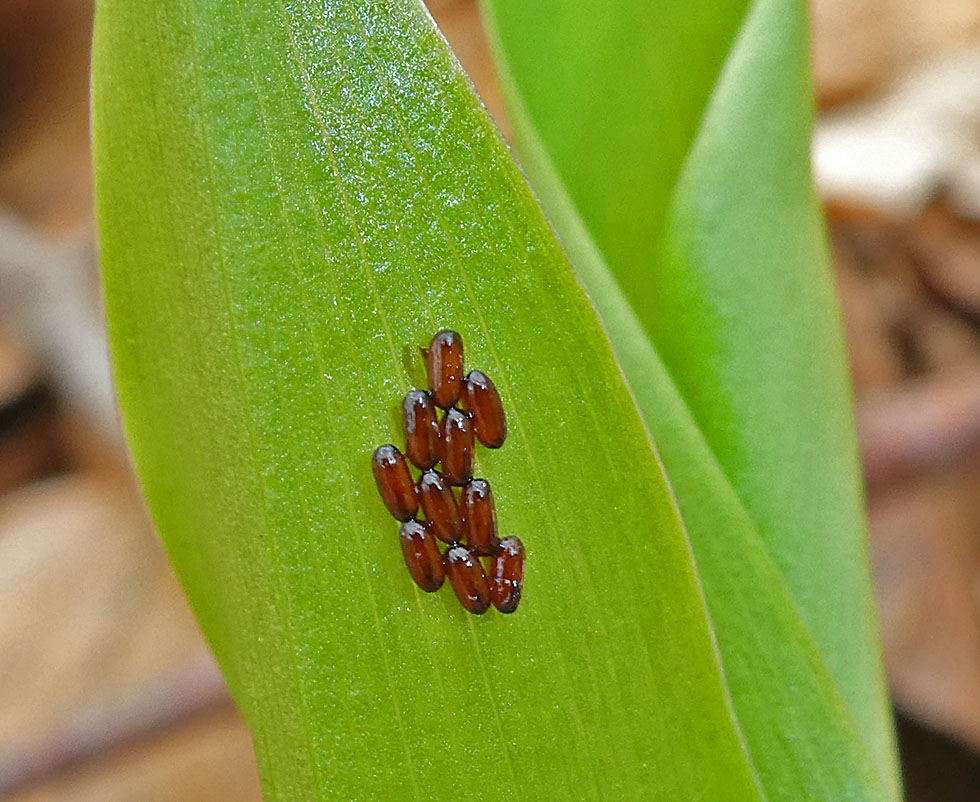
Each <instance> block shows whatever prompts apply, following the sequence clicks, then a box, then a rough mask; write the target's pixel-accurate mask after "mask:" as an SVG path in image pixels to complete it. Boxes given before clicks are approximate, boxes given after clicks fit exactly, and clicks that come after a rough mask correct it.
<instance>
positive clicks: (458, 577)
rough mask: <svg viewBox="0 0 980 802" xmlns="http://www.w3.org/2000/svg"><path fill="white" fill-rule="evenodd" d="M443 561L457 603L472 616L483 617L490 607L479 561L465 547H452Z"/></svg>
mask: <svg viewBox="0 0 980 802" xmlns="http://www.w3.org/2000/svg"><path fill="white" fill-rule="evenodd" d="M444 559H445V565H446V576H447V577H449V584H450V585H452V586H453V591H454V592H455V593H456V598H457V599H459V603H460V604H462V605H463V607H465V608H466V609H467V610H469V611H470V612H471V613H473V614H474V615H483V614H484V613H485V612H486V611H487V609H488V608H489V607H490V590H489V588H488V587H487V575H486V574H485V573H484V572H483V566H482V565H480V561H479V560H478V559H477V557H476V556H475V555H474V554H473V553H472V552H471V551H470V550H469V549H467V548H466V547H465V546H453V547H452V548H451V549H449V551H447V552H446V556H445V558H444Z"/></svg>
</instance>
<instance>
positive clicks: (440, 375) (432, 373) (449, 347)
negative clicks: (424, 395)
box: [423, 329, 463, 409]
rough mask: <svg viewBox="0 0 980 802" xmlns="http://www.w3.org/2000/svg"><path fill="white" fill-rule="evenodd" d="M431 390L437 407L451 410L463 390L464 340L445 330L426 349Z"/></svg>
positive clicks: (426, 365)
mask: <svg viewBox="0 0 980 802" xmlns="http://www.w3.org/2000/svg"><path fill="white" fill-rule="evenodd" d="M423 353H424V354H425V367H426V372H427V373H428V376H429V389H430V390H431V391H432V400H433V401H435V404H436V406H437V407H442V408H443V409H449V407H451V406H452V405H453V404H455V403H456V401H457V400H458V399H459V394H460V392H462V389H463V338H462V337H460V336H459V335H458V334H457V333H456V332H455V331H450V330H449V329H443V330H442V331H440V332H439V333H438V334H436V336H435V337H433V338H432V342H431V343H429V347H428V349H424V350H423Z"/></svg>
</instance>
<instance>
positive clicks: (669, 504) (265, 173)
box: [94, 0, 765, 802]
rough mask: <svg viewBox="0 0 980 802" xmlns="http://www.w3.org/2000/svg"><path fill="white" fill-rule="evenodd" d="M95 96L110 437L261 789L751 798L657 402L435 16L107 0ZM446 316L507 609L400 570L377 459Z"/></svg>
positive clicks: (358, 8)
mask: <svg viewBox="0 0 980 802" xmlns="http://www.w3.org/2000/svg"><path fill="white" fill-rule="evenodd" d="M94 87H95V95H94V111H95V123H94V133H95V153H96V173H97V188H98V214H99V223H100V236H101V244H102V254H103V265H104V282H105V294H106V306H107V312H108V316H109V324H110V337H111V343H112V351H113V363H114V370H115V374H116V380H117V384H118V388H119V396H120V404H121V407H122V411H123V417H124V421H125V426H126V430H127V437H128V439H129V442H130V446H131V449H132V452H133V456H134V461H135V464H136V467H137V471H138V473H139V476H140V480H141V483H142V485H143V487H144V490H145V493H146V495H147V498H148V501H149V504H150V507H151V511H152V513H153V516H154V518H155V520H156V523H157V525H158V528H159V530H160V533H161V535H162V537H163V539H164V541H165V543H166V546H167V548H168V551H169V553H170V555H171V557H172V559H173V561H174V564H175V566H176V567H177V570H178V573H179V575H180V578H181V581H182V583H183V585H184V587H185V588H186V590H187V592H188V595H189V597H190V598H191V601H192V603H193V605H194V607H195V609H196V611H197V613H198V616H199V617H200V620H201V623H202V625H203V627H204V630H205V632H206V634H207V636H208V638H209V641H210V642H211V644H212V646H213V647H214V649H215V652H216V654H217V656H218V659H219V661H220V663H221V665H222V668H223V670H224V671H225V674H226V676H227V677H228V680H229V684H230V686H231V688H232V691H233V693H234V695H235V698H236V700H237V702H238V704H239V705H240V707H241V708H242V710H243V713H244V715H245V717H246V719H247V721H248V723H249V725H250V727H251V729H252V733H253V738H254V740H255V745H256V749H257V752H258V755H259V760H260V769H261V773H262V778H263V786H264V790H265V794H266V797H267V798H268V799H270V800H272V799H281V800H289V801H290V802H295V800H307V799H308V800H320V799H427V800H428V799H446V800H450V799H452V800H456V799H500V800H504V799H527V800H539V799H549V800H558V799H663V800H671V802H674V801H675V800H678V799H698V798H701V799H706V800H707V799H710V800H713V801H714V800H733V802H735V801H736V800H737V802H743V800H762V799H764V798H765V795H764V792H763V791H762V789H761V786H760V783H759V778H758V776H757V773H756V770H755V767H754V765H753V763H752V760H751V759H750V757H749V755H748V752H747V750H746V748H745V744H744V741H743V738H742V734H741V731H740V729H739V722H738V720H737V719H736V717H735V715H734V714H733V711H732V706H731V700H730V697H729V693H728V686H727V684H726V681H725V678H724V676H723V674H722V671H721V668H720V663H719V658H718V653H717V649H716V643H715V640H714V636H713V632H712V629H711V625H710V622H709V620H708V617H707V614H706V607H705V601H704V597H703V594H702V592H701V588H700V584H699V581H698V577H697V574H696V571H695V567H694V563H693V559H692V555H691V551H690V547H689V544H688V541H687V538H686V534H685V532H684V529H683V527H682V526H681V523H680V520H679V518H678V515H677V510H676V506H675V504H674V501H673V498H672V496H671V493H670V490H669V488H668V486H667V484H666V482H665V478H664V475H663V472H662V469H661V467H660V465H659V463H658V461H657V460H656V458H655V455H654V452H653V450H652V446H651V443H650V440H649V437H648V435H647V433H646V430H645V428H644V424H643V421H642V419H641V417H640V416H639V414H638V412H637V409H636V407H635V405H634V403H633V401H632V399H631V397H630V395H629V392H628V390H627V388H626V386H625V384H624V381H623V378H622V375H621V373H620V371H619V367H618V365H617V364H616V362H615V360H614V358H613V355H612V352H611V350H610V347H609V344H608V341H607V340H606V338H605V335H604V333H603V331H602V329H601V328H600V326H599V323H598V321H597V319H596V317H595V313H594V311H593V309H592V307H591V306H590V305H589V303H588V301H587V299H586V298H585V296H584V294H583V293H582V291H581V289H580V288H579V286H578V284H577V283H576V280H575V278H574V276H573V274H572V273H571V270H570V268H569V266H568V263H567V260H566V257H565V255H564V253H563V252H562V250H561V249H560V248H559V246H558V244H557V242H556V240H555V238H554V235H553V233H552V231H551V229H550V227H549V226H548V224H547V222H546V220H545V218H544V217H543V215H542V213H541V211H540V209H539V207H538V206H537V203H536V201H535V200H534V198H533V197H532V195H531V194H530V192H529V190H528V188H527V186H526V184H525V182H524V179H523V177H522V176H521V174H520V173H519V171H518V170H517V168H516V167H515V165H514V163H513V161H512V159H511V157H510V155H509V154H508V152H507V151H506V149H505V147H504V146H503V144H502V142H501V141H500V139H499V136H498V134H497V132H496V130H495V129H494V128H493V126H492V124H491V123H490V121H489V120H488V118H487V117H486V114H485V112H484V111H483V110H482V108H481V107H480V106H479V103H478V101H477V100H476V98H475V96H474V95H473V94H472V91H471V89H470V87H469V85H468V82H467V81H466V79H465V77H464V76H463V75H462V73H461V71H460V69H459V67H458V65H457V64H456V62H455V61H454V60H453V59H452V57H451V55H450V54H449V52H448V49H447V48H446V45H445V43H444V42H443V41H442V39H441V38H440V37H439V35H438V33H437V32H436V31H435V29H434V27H433V25H432V23H431V20H429V18H428V17H427V15H426V14H425V12H424V10H423V8H422V7H421V5H419V4H418V3H416V2H412V1H411V0H393V1H392V2H386V3H375V2H368V0H345V1H344V2H340V1H339V0H329V1H326V2H313V0H293V2H287V3H270V4H264V3H259V4H252V3H244V2H216V1H214V0H156V1H155V2H152V3H151V2H148V1H147V0H102V2H101V3H100V5H99V10H98V14H97V22H96V43H95V50H94ZM445 326H450V327H452V328H455V329H457V330H458V331H459V332H460V333H461V334H462V336H463V339H464V341H465V343H466V348H467V360H468V364H469V365H470V366H473V367H480V368H482V369H485V370H486V371H487V372H488V373H489V374H490V375H491V377H493V378H494V379H495V381H496V382H497V385H498V387H499V388H500V391H501V394H502V397H503V401H504V404H505V406H506V408H507V410H508V413H509V416H510V424H511V434H510V438H509V440H508V442H507V443H506V444H505V445H504V447H503V448H502V449H500V450H499V451H494V452H487V451H481V452H480V454H479V457H478V460H477V471H478V474H480V475H483V476H486V477H487V478H488V479H489V480H490V481H491V482H492V484H493V488H494V495H495V497H496V500H497V506H498V516H499V519H500V525H501V530H502V534H504V535H510V534H517V535H520V536H521V537H522V539H523V540H524V542H525V545H526V546H527V550H528V570H527V581H526V587H525V591H526V592H525V598H524V600H523V601H522V604H521V607H520V609H519V610H518V611H517V613H516V614H514V615H512V616H507V617H505V616H501V615H498V614H496V613H490V614H488V615H487V616H484V617H482V618H475V617H472V616H470V615H468V614H467V613H465V612H464V611H463V609H462V608H461V607H460V606H459V604H458V603H457V602H456V600H455V598H453V597H452V595H451V592H450V590H449V589H448V588H444V589H443V590H442V591H440V592H439V593H437V594H433V595H426V594H423V593H421V592H420V591H419V590H418V589H416V588H415V586H414V585H413V584H412V583H411V580H410V578H409V575H408V572H407V570H406V569H405V566H404V564H403V563H402V558H401V554H400V549H399V547H398V542H397V524H396V523H395V522H394V521H393V520H392V519H391V518H390V517H389V516H388V514H387V513H386V511H385V510H384V508H383V506H382V504H381V502H380V500H379V499H378V497H377V493H376V490H375V488H374V483H373V479H372V477H371V471H370V455H371V452H372V450H373V449H374V447H375V446H377V445H379V444H381V443H384V442H388V441H393V442H396V443H400V442H401V434H400V431H399V429H400V424H399V419H398V408H399V403H400V400H401V396H402V395H403V394H404V393H405V392H406V391H407V390H408V389H409V388H411V387H413V386H420V385H421V384H422V383H423V382H424V372H423V370H422V365H421V362H420V359H419V355H418V348H419V347H420V346H422V345H425V344H426V343H427V341H428V339H429V337H430V336H431V335H432V333H433V332H435V331H436V330H437V329H439V328H441V327H445Z"/></svg>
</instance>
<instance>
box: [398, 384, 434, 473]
mask: <svg viewBox="0 0 980 802" xmlns="http://www.w3.org/2000/svg"><path fill="white" fill-rule="evenodd" d="M402 423H403V424H404V427H405V456H406V457H408V458H409V459H410V460H411V461H412V464H413V465H415V467H416V468H419V469H420V470H423V471H425V470H428V469H429V468H431V467H432V466H433V465H435V464H436V462H438V460H439V453H438V443H439V421H438V420H437V419H436V406H435V404H434V403H432V398H431V397H430V396H429V394H428V393H427V392H425V390H412V391H411V392H410V393H408V394H407V395H406V396H405V398H404V400H403V401H402Z"/></svg>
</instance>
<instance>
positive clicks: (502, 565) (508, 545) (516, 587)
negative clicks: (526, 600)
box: [490, 537, 524, 613]
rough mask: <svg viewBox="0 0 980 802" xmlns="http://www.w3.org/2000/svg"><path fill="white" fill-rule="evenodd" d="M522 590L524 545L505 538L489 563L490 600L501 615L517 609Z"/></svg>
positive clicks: (516, 539)
mask: <svg viewBox="0 0 980 802" xmlns="http://www.w3.org/2000/svg"><path fill="white" fill-rule="evenodd" d="M523 588H524V544H523V543H521V541H520V538H516V537H505V538H504V539H503V540H501V541H500V544H499V546H498V547H497V552H496V553H495V554H494V555H493V558H492V559H491V561H490V600H491V601H492V602H493V606H494V607H496V608H497V609H498V610H500V612H502V613H512V612H514V610H516V609H517V605H518V603H519V602H520V600H521V591H522V590H523Z"/></svg>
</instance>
